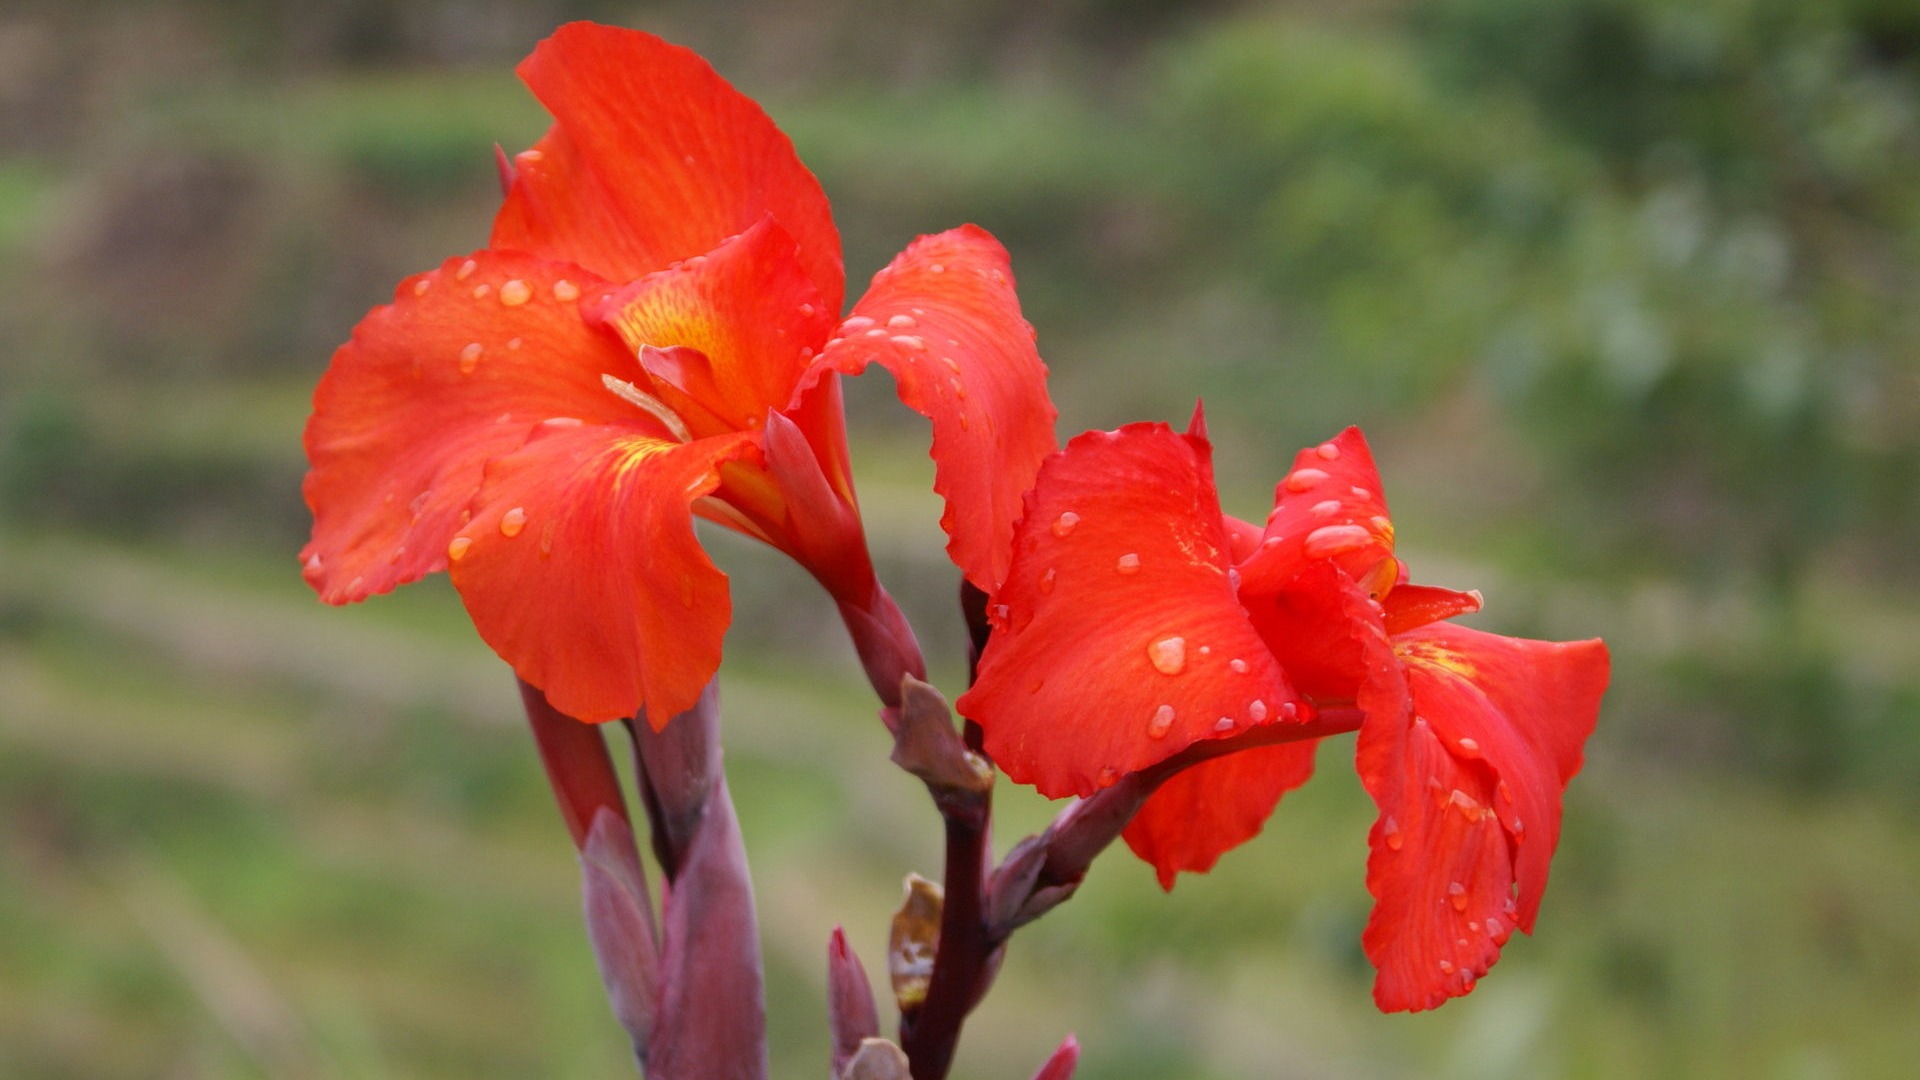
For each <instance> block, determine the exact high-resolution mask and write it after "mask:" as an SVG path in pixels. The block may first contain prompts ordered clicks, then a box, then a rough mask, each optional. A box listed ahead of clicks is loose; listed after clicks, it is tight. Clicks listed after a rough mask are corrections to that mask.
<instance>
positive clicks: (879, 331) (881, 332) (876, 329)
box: [867, 326, 887, 338]
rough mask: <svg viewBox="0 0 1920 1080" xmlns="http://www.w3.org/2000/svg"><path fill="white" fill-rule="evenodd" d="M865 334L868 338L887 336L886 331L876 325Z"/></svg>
mask: <svg viewBox="0 0 1920 1080" xmlns="http://www.w3.org/2000/svg"><path fill="white" fill-rule="evenodd" d="M867 336H868V337H870V338H883V337H886V336H887V332H886V331H885V330H882V329H880V328H879V327H877V326H876V327H874V328H873V329H871V330H869V331H867Z"/></svg>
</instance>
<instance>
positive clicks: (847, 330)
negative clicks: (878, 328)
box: [840, 315, 873, 334]
mask: <svg viewBox="0 0 1920 1080" xmlns="http://www.w3.org/2000/svg"><path fill="white" fill-rule="evenodd" d="M872 326H873V320H872V319H869V318H867V317H866V316H865V315H855V316H854V317H852V318H851V319H848V320H847V321H846V322H843V323H841V324H840V332H841V333H843V334H852V333H858V332H859V331H861V330H867V329H871V328H872Z"/></svg>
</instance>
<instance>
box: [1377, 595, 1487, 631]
mask: <svg viewBox="0 0 1920 1080" xmlns="http://www.w3.org/2000/svg"><path fill="white" fill-rule="evenodd" d="M1384 603H1385V607H1386V618H1387V633H1389V634H1404V633H1406V632H1407V631H1409V630H1414V629H1418V628H1419V627H1422V626H1425V625H1427V624H1428V623H1436V622H1440V621H1441V620H1443V619H1451V618H1454V617H1455V616H1459V615H1471V614H1473V613H1474V612H1476V611H1479V610H1480V608H1481V606H1482V605H1484V604H1485V603H1486V600H1485V598H1483V597H1482V596H1481V595H1480V590H1478V589H1474V590H1471V591H1469V592H1455V591H1454V590H1452V589H1442V588H1439V587H1437V586H1433V585H1395V586H1394V587H1393V591H1392V592H1390V593H1388V594H1387V597H1386V600H1385V602H1384Z"/></svg>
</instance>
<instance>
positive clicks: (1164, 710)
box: [1147, 705, 1173, 739]
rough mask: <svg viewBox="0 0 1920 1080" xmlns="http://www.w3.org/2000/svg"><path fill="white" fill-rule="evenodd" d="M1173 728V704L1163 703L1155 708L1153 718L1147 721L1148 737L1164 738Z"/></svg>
mask: <svg viewBox="0 0 1920 1080" xmlns="http://www.w3.org/2000/svg"><path fill="white" fill-rule="evenodd" d="M1171 730H1173V706H1171V705H1162V706H1160V707H1159V708H1157V709H1155V710H1153V719H1152V720H1149V721H1148V722H1147V737H1148V738H1150V739H1164V738H1166V736H1167V732H1169V731H1171Z"/></svg>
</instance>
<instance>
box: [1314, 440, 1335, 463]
mask: <svg viewBox="0 0 1920 1080" xmlns="http://www.w3.org/2000/svg"><path fill="white" fill-rule="evenodd" d="M1314 453H1316V454H1319V455H1320V460H1321V461H1338V460H1340V448H1339V447H1337V446H1335V445H1333V444H1332V443H1321V444H1320V446H1319V448H1318V449H1316V450H1315V451H1314Z"/></svg>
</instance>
